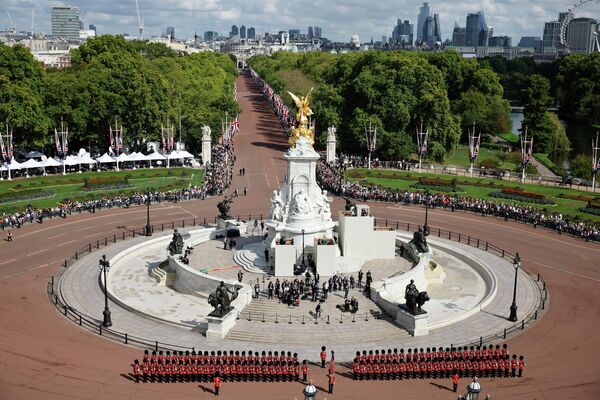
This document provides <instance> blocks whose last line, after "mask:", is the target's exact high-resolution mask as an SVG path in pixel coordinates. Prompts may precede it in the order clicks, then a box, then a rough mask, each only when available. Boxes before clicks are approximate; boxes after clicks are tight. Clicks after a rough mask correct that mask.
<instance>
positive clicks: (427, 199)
mask: <svg viewBox="0 0 600 400" xmlns="http://www.w3.org/2000/svg"><path fill="white" fill-rule="evenodd" d="M430 201H431V194H430V193H429V190H426V191H425V224H424V225H423V234H424V235H425V236H428V235H429V225H427V217H428V216H429V202H430Z"/></svg>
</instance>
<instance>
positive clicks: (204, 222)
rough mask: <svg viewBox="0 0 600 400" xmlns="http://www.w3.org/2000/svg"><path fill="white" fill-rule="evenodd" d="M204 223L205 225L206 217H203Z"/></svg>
mask: <svg viewBox="0 0 600 400" xmlns="http://www.w3.org/2000/svg"><path fill="white" fill-rule="evenodd" d="M204 225H206V217H204Z"/></svg>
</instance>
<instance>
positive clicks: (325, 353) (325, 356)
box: [320, 346, 327, 368]
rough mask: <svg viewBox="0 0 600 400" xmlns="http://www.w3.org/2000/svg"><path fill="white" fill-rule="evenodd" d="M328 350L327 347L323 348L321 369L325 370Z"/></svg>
mask: <svg viewBox="0 0 600 400" xmlns="http://www.w3.org/2000/svg"><path fill="white" fill-rule="evenodd" d="M326 350H327V348H326V347H325V346H322V347H321V354H320V356H321V368H325V361H326V360H327V351H326Z"/></svg>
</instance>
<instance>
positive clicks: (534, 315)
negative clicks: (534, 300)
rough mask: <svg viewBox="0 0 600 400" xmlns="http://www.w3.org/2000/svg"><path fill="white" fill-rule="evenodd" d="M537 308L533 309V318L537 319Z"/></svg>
mask: <svg viewBox="0 0 600 400" xmlns="http://www.w3.org/2000/svg"><path fill="white" fill-rule="evenodd" d="M537 313H538V312H537V310H535V314H533V319H537Z"/></svg>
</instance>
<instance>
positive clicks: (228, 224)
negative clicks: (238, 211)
mask: <svg viewBox="0 0 600 400" xmlns="http://www.w3.org/2000/svg"><path fill="white" fill-rule="evenodd" d="M240 226H242V223H241V222H239V221H238V220H236V219H233V218H231V219H223V218H221V217H217V230H223V229H227V228H233V227H238V228H239V227H240Z"/></svg>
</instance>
